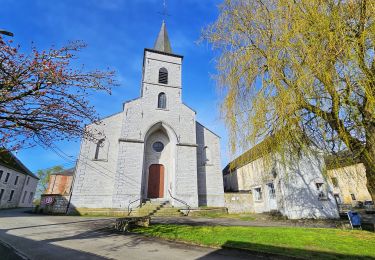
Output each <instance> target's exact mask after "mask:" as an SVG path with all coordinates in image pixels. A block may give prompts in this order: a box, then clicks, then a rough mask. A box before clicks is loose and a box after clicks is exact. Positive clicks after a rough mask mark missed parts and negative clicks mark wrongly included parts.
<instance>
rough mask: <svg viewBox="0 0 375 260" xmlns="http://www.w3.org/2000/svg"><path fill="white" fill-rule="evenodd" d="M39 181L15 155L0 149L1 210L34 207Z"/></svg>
mask: <svg viewBox="0 0 375 260" xmlns="http://www.w3.org/2000/svg"><path fill="white" fill-rule="evenodd" d="M38 180H39V178H38V177H36V176H35V175H34V174H33V173H32V172H31V171H30V170H29V169H27V167H26V166H25V165H23V163H22V162H21V161H20V160H18V159H17V157H16V156H15V155H13V154H12V153H11V152H10V151H7V150H4V149H0V208H16V207H32V205H33V204H32V202H33V199H34V195H35V191H36V187H37V185H38Z"/></svg>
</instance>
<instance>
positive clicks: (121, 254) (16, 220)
mask: <svg viewBox="0 0 375 260" xmlns="http://www.w3.org/2000/svg"><path fill="white" fill-rule="evenodd" d="M23 211H25V210H21V209H17V210H0V259H10V260H13V259H17V260H18V259H22V258H24V259H35V260H43V259H54V260H58V259H64V260H66V259H153V260H158V259H161V260H169V259H202V260H211V259H215V260H216V259H218V260H221V259H265V258H264V257H262V256H256V255H253V254H251V253H248V252H244V251H237V250H229V249H213V248H205V247H198V246H190V245H186V244H182V243H175V242H168V241H163V240H159V239H153V238H147V237H144V236H140V235H136V234H127V235H124V234H116V233H113V232H110V231H109V230H108V226H109V225H110V224H111V223H113V219H112V218H88V217H76V216H43V215H34V214H29V213H25V212H23Z"/></svg>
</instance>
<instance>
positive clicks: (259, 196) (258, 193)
mask: <svg viewBox="0 0 375 260" xmlns="http://www.w3.org/2000/svg"><path fill="white" fill-rule="evenodd" d="M262 198H263V196H262V188H261V187H258V188H255V189H254V200H256V201H260V200H262Z"/></svg>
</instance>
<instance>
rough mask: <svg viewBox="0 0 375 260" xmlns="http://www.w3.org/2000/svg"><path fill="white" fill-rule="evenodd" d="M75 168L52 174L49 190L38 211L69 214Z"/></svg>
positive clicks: (42, 198)
mask: <svg viewBox="0 0 375 260" xmlns="http://www.w3.org/2000/svg"><path fill="white" fill-rule="evenodd" d="M74 171H75V168H71V169H67V170H63V171H61V172H56V173H52V174H51V175H50V178H49V181H48V187H47V190H46V191H45V192H44V194H42V195H41V199H40V206H39V209H38V211H39V212H43V213H47V214H65V213H67V210H68V207H69V203H70V198H71V192H72V185H73V181H74Z"/></svg>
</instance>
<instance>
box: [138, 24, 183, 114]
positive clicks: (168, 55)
mask: <svg viewBox="0 0 375 260" xmlns="http://www.w3.org/2000/svg"><path fill="white" fill-rule="evenodd" d="M182 59H183V56H181V55H178V54H175V53H173V51H172V47H171V43H170V41H169V37H168V33H167V27H166V24H165V22H164V21H163V22H162V24H161V28H160V31H159V34H158V37H157V39H156V41H155V44H154V47H153V48H152V49H145V50H144V56H143V75H142V89H141V96H142V98H146V99H150V102H155V104H158V103H159V101H160V100H158V97H160V96H164V97H165V100H166V106H164V107H163V106H162V107H161V108H166V109H168V107H170V106H173V104H172V103H171V102H179V103H181V89H182V82H181V75H182ZM162 102H163V100H162ZM157 107H159V105H158V106H157ZM159 108H160V107H159Z"/></svg>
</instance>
